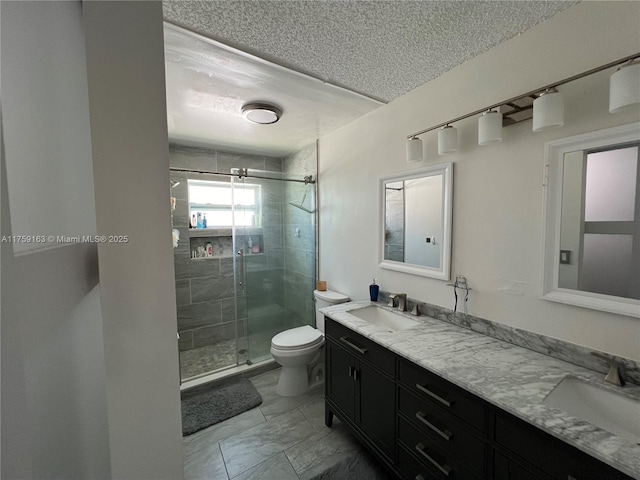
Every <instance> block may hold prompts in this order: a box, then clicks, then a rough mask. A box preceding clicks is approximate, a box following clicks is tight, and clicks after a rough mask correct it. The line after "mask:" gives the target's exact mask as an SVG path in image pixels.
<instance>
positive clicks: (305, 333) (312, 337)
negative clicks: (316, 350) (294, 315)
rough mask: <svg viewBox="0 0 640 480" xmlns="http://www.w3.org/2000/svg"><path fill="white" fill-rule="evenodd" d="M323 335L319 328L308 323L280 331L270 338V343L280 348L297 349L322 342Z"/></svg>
mask: <svg viewBox="0 0 640 480" xmlns="http://www.w3.org/2000/svg"><path fill="white" fill-rule="evenodd" d="M323 340H324V336H323V335H322V332H321V331H320V330H316V329H315V328H313V327H310V326H309V325H304V326H303V327H296V328H292V329H290V330H285V331H284V332H280V333H279V334H277V335H276V336H275V337H273V339H272V340H271V345H273V346H274V347H275V348H279V349H280V350H297V349H298V348H306V347H311V346H312V345H316V344H319V343H322V341H323Z"/></svg>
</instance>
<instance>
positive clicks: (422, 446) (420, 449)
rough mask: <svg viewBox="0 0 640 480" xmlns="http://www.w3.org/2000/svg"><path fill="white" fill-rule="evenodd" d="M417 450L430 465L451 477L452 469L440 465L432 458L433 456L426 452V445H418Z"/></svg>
mask: <svg viewBox="0 0 640 480" xmlns="http://www.w3.org/2000/svg"><path fill="white" fill-rule="evenodd" d="M416 450H417V451H418V453H419V454H420V455H422V456H423V457H424V458H425V459H426V460H427V461H429V463H431V464H432V465H433V466H434V467H436V468H437V469H438V470H440V471H441V472H442V473H444V474H445V475H446V476H447V477H448V476H449V474H450V473H451V467H450V466H449V465H446V464H445V465H440V464H439V463H438V462H436V461H435V460H434V459H433V458H431V456H430V455H429V454H428V453H427V452H425V450H424V445H422V444H421V443H419V444H417V445H416Z"/></svg>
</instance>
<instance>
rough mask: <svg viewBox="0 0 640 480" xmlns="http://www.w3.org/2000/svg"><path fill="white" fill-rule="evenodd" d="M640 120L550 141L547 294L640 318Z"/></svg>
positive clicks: (544, 291)
mask: <svg viewBox="0 0 640 480" xmlns="http://www.w3.org/2000/svg"><path fill="white" fill-rule="evenodd" d="M639 158H640V123H633V124H629V125H623V126H620V127H615V128H609V129H606V130H600V131H597V132H592V133H588V134H584V135H577V136H574V137H569V138H564V139H561V140H556V141H553V142H548V143H547V144H546V179H545V182H544V183H545V187H546V188H545V190H546V191H545V221H544V234H543V272H542V296H543V298H545V299H547V300H552V301H556V302H562V303H568V304H572V305H578V306H581V307H586V308H593V309H596V310H601V311H606V312H611V313H619V314H623V315H628V316H632V317H640V165H639Z"/></svg>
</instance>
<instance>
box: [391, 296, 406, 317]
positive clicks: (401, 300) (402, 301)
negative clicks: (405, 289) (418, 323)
mask: <svg viewBox="0 0 640 480" xmlns="http://www.w3.org/2000/svg"><path fill="white" fill-rule="evenodd" d="M389 298H390V299H391V300H390V301H389V306H390V307H391V308H393V307H395V306H396V305H395V303H396V302H395V300H396V298H397V299H398V310H400V311H401V312H406V311H407V294H406V293H392V294H391V295H389Z"/></svg>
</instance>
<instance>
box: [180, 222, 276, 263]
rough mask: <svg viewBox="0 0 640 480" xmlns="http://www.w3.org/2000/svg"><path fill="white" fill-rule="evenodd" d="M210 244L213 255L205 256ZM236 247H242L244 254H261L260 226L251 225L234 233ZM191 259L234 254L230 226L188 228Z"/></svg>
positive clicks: (224, 256)
mask: <svg viewBox="0 0 640 480" xmlns="http://www.w3.org/2000/svg"><path fill="white" fill-rule="evenodd" d="M209 243H210V244H211V247H212V250H213V255H212V256H207V253H206V252H207V244H209ZM236 248H238V249H240V248H242V249H243V250H244V253H245V255H246V256H252V255H262V254H263V252H264V238H263V233H262V228H260V227H251V228H246V229H242V233H241V234H238V233H236ZM189 250H190V252H191V260H195V261H198V260H212V259H220V258H229V257H232V256H233V255H234V248H233V234H232V231H231V229H230V228H217V229H216V228H207V229H191V230H189Z"/></svg>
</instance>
